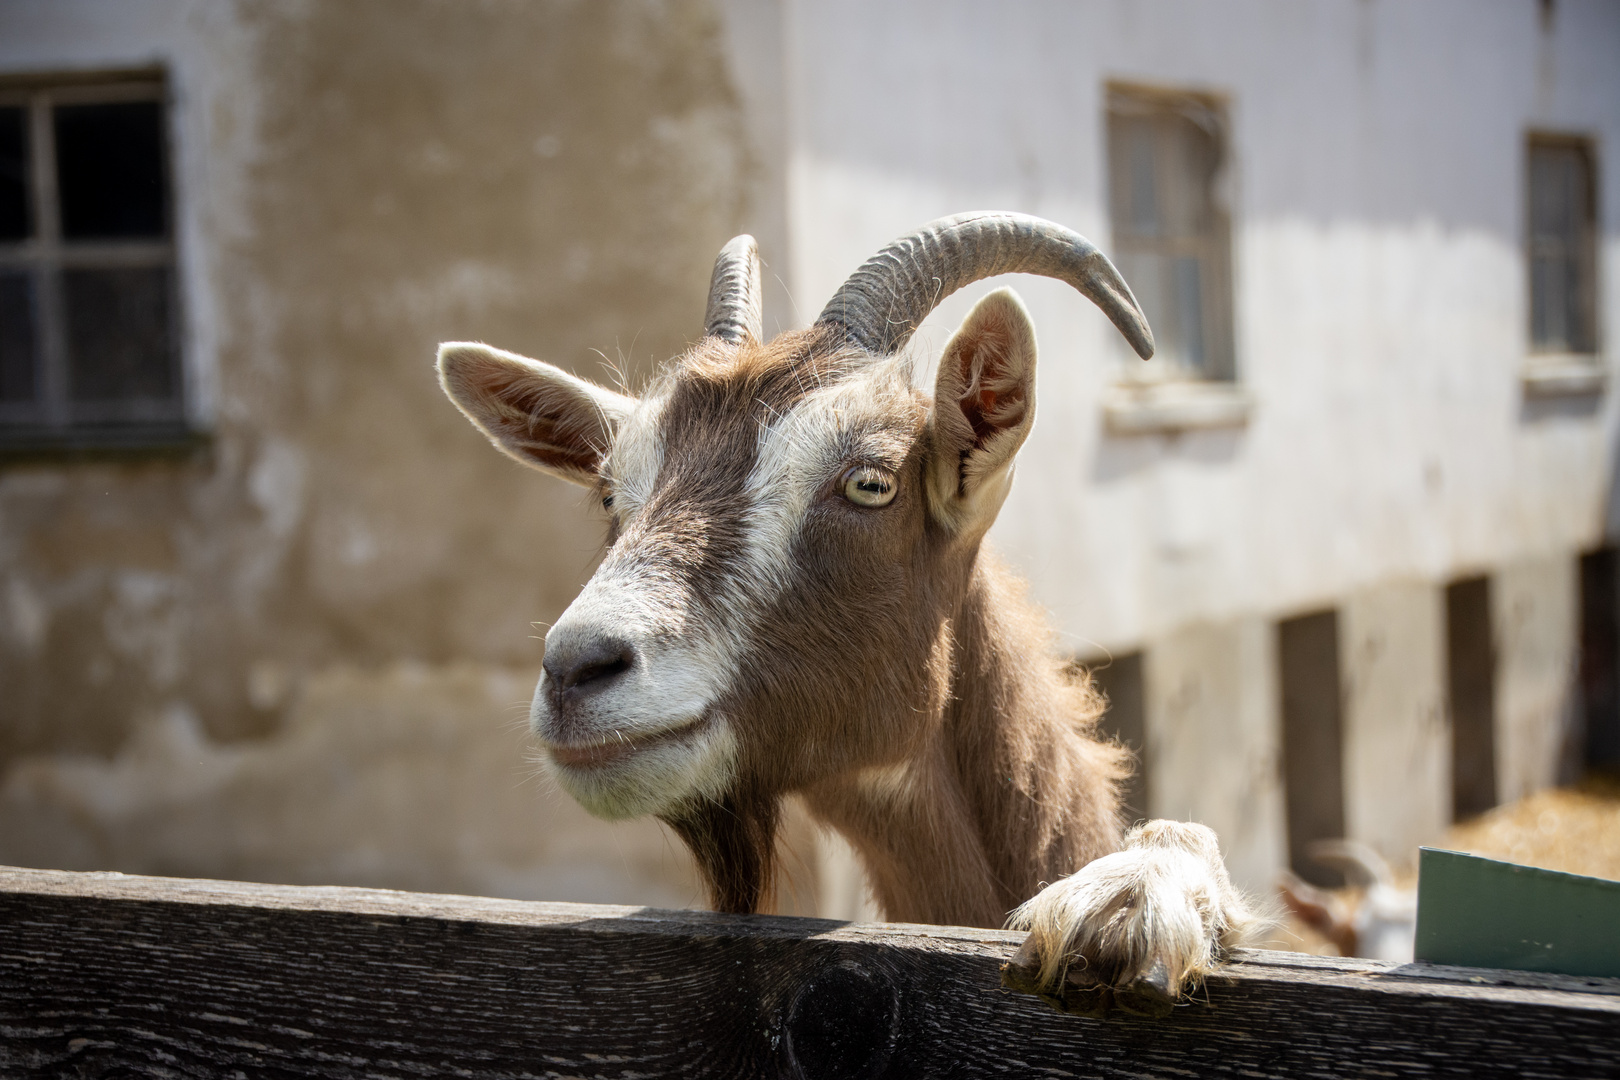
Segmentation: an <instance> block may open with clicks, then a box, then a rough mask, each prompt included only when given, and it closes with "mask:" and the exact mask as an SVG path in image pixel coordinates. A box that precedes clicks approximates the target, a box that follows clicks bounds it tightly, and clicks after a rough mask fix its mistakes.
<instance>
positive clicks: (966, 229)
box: [716, 211, 1153, 360]
mask: <svg viewBox="0 0 1620 1080" xmlns="http://www.w3.org/2000/svg"><path fill="white" fill-rule="evenodd" d="M733 243H735V241H733ZM718 273H719V271H718V270H716V274H717V275H718ZM1015 273H1016V274H1040V275H1042V276H1043V277H1052V278H1057V279H1058V280H1059V281H1066V282H1068V283H1069V284H1070V285H1073V286H1074V287H1075V288H1076V289H1079V290H1080V291H1081V292H1083V293H1085V294H1086V295H1087V296H1089V297H1090V298H1091V300H1092V302H1093V303H1095V304H1096V305H1097V306H1098V307H1100V308H1102V309H1103V313H1104V314H1106V315H1107V316H1108V318H1109V320H1110V321H1112V322H1113V324H1114V325H1115V326H1116V327H1118V328H1119V332H1120V333H1121V334H1124V335H1125V340H1127V341H1129V342H1130V343H1131V347H1132V348H1134V349H1135V350H1136V352H1137V355H1139V356H1140V357H1142V359H1144V360H1146V359H1147V358H1148V357H1150V356H1152V355H1153V331H1152V330H1151V329H1150V328H1149V327H1148V323H1147V317H1146V316H1145V315H1143V314H1142V309H1141V308H1140V307H1139V306H1137V303H1136V297H1134V296H1132V295H1131V290H1130V287H1129V286H1128V285H1126V284H1125V279H1124V278H1122V277H1120V276H1119V271H1118V270H1115V269H1114V264H1113V263H1111V262H1109V261H1108V257H1107V256H1106V255H1104V254H1103V253H1102V252H1100V251H1098V250H1097V248H1096V247H1095V246H1094V245H1092V244H1091V242H1090V241H1088V240H1086V238H1085V237H1083V236H1081V235H1080V234H1079V233H1077V232H1075V231H1073V230H1072V229H1066V228H1064V227H1063V226H1062V225H1058V224H1056V223H1055V222H1051V221H1046V220H1043V219H1042V218H1038V217H1031V216H1030V215H1028V214H1013V213H1003V212H996V211H991V212H979V213H971V214H957V215H955V216H953V217H945V218H940V219H939V220H937V221H931V222H929V223H928V224H927V225H924V226H923V227H922V228H920V229H918V230H917V231H916V232H914V233H912V234H911V235H909V236H902V237H900V238H899V239H898V240H895V241H893V242H892V243H890V244H889V245H888V246H887V247H885V248H884V249H883V250H882V251H879V252H878V253H877V254H876V255H874V256H872V257H871V258H870V259H867V260H866V262H865V263H863V264H862V265H861V268H860V269H859V270H857V271H855V273H854V274H852V275H850V278H849V280H848V281H846V282H844V284H843V287H842V288H840V289H839V290H838V292H837V293H836V294H834V296H833V298H832V300H830V301H829V302H828V303H827V306H826V307H825V308H823V309H822V312H821V315H820V316H819V317H818V318H817V319H816V325H817V326H829V327H837V328H839V329H841V330H842V331H843V332H844V334H845V336H846V337H848V338H849V339H850V340H851V341H853V342H854V343H855V344H857V345H859V346H860V347H861V348H863V349H865V350H866V351H867V352H868V353H871V354H872V355H874V356H887V355H889V354H891V353H894V352H897V351H899V349H900V348H901V346H903V345H905V343H906V342H907V341H908V340H910V338H911V335H912V333H913V332H914V331H915V330H916V329H917V326H918V324H920V323H921V322H922V321H923V319H924V318H926V317H927V315H928V313H929V312H930V311H933V310H934V308H935V307H937V306H938V304H939V302H940V301H941V300H943V299H945V298H946V297H947V296H949V295H950V294H951V293H953V292H955V291H956V290H957V289H960V288H962V287H963V286H965V285H971V284H972V283H973V282H975V281H982V280H983V279H985V278H987V277H994V276H996V275H997V274H1015ZM716 280H719V278H718V277H716Z"/></svg>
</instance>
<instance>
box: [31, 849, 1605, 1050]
mask: <svg viewBox="0 0 1620 1080" xmlns="http://www.w3.org/2000/svg"><path fill="white" fill-rule="evenodd" d="M1021 938H1022V935H1021V934H1014V933H1007V932H1003V931H995V930H971V929H963V928H960V927H937V926H899V925H876V924H875V925H848V924H843V923H836V922H827V921H823V920H814V919H788V918H769V917H742V916H721V915H712V914H706V913H702V912H689V911H654V910H648V909H642V908H626V907H597V906H591V905H582V904H531V903H520V902H517V901H507V900H488V899H476V898H471V897H461V896H434V895H426V894H413V893H397V892H385V891H378V890H371V889H345V888H300V887H292V886H277V885H251V884H242V883H237V882H223V881H192V880H177V879H167V878H147V877H125V876H122V875H117V874H77V873H63V872H57V871H43V870H18V869H0V1076H5V1077H16V1076H52V1077H55V1076H82V1077H100V1076H113V1075H117V1076H163V1077H222V1076H243V1077H292V1076H321V1077H362V1076H363V1077H393V1076H398V1077H406V1076H411V1077H419V1076H466V1077H496V1076H509V1077H539V1076H546V1077H551V1076H558V1077H561V1076H569V1077H576V1076H577V1077H647V1076H703V1077H728V1076H738V1077H743V1076H747V1077H753V1076H767V1077H768V1076H793V1077H797V1076H803V1077H810V1078H820V1077H878V1076H885V1077H887V1076H894V1077H910V1076H916V1077H954V1076H1029V1075H1049V1076H1098V1077H1110V1076H1119V1077H1124V1076H1133V1077H1140V1076H1149V1075H1152V1076H1166V1075H1175V1076H1195V1075H1196V1076H1205V1075H1231V1076H1250V1077H1262V1076H1278V1077H1284V1076H1287V1077H1293V1076H1319V1077H1326V1076H1401V1075H1417V1074H1421V1075H1424V1076H1472V1077H1478V1076H1523V1077H1535V1076H1561V1077H1562V1076H1581V1077H1598V1076H1620V980H1612V979H1611V980H1603V979H1580V978H1569V977H1564V976H1553V975H1520V974H1515V973H1510V972H1499V971H1483V970H1478V969H1468V968H1449V969H1448V968H1439V967H1432V966H1426V965H1405V966H1395V965H1391V964H1380V963H1375V962H1370V961H1349V960H1346V961H1340V960H1334V961H1327V960H1322V959H1319V958H1314V957H1307V956H1301V955H1295V954H1286V953H1269V952H1249V953H1245V954H1243V955H1242V956H1241V957H1240V958H1239V959H1238V960H1237V962H1235V963H1233V964H1231V965H1229V966H1228V967H1227V968H1226V969H1224V970H1223V971H1222V972H1221V973H1220V974H1219V975H1218V976H1216V977H1215V978H1212V979H1211V980H1210V981H1209V983H1208V985H1207V987H1206V989H1205V991H1204V993H1203V994H1202V996H1201V1000H1200V1001H1199V1002H1197V1003H1195V1004H1190V1005H1187V1006H1184V1007H1182V1008H1179V1009H1177V1010H1175V1012H1174V1013H1173V1015H1171V1016H1170V1018H1168V1019H1166V1020H1162V1021H1150V1020H1141V1019H1133V1018H1129V1017H1119V1018H1110V1019H1106V1020H1092V1019H1086V1018H1082V1017H1076V1016H1065V1015H1062V1014H1059V1013H1057V1012H1054V1011H1052V1010H1051V1009H1049V1008H1047V1007H1046V1006H1045V1005H1044V1004H1042V1003H1041V1002H1040V1001H1039V1000H1037V999H1035V998H1032V997H1026V996H1023V995H1019V994H1013V993H1010V992H1007V991H1005V990H1002V989H1001V988H1000V985H999V978H998V967H999V965H1000V964H1001V963H1002V962H1003V961H1005V960H1006V959H1007V958H1009V957H1010V956H1011V955H1012V953H1013V952H1014V950H1015V949H1016V947H1017V945H1018V943H1019V941H1020V940H1021Z"/></svg>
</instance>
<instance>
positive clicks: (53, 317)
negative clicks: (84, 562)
mask: <svg viewBox="0 0 1620 1080" xmlns="http://www.w3.org/2000/svg"><path fill="white" fill-rule="evenodd" d="M140 101H151V102H156V103H157V104H158V105H159V108H160V111H161V117H162V123H161V126H160V138H161V140H162V145H161V152H162V160H163V168H164V174H163V184H164V193H163V194H164V200H165V210H166V214H167V220H166V222H165V235H164V236H162V237H161V238H150V239H147V238H141V239H105V240H66V239H64V237H63V236H62V220H61V211H60V207H59V205H58V185H57V173H56V170H57V153H56V145H55V142H56V126H55V123H54V117H53V112H52V110H53V109H54V108H56V107H57V106H61V105H92V104H94V105H104V104H119V103H123V102H140ZM0 106H4V107H17V106H21V107H23V108H24V109H26V111H27V112H26V114H27V123H26V128H27V133H26V138H27V147H28V150H27V152H28V170H29V176H28V190H27V194H28V209H29V214H30V216H31V221H32V228H33V231H32V234H31V235H30V236H29V237H27V238H26V239H24V240H23V241H21V242H19V243H13V242H0V270H6V271H16V270H22V271H23V272H25V273H27V274H28V275H29V276H30V278H31V280H32V283H33V288H32V301H33V313H34V333H35V342H34V348H35V364H36V367H35V377H36V379H37V391H36V397H35V399H34V400H33V401H29V402H0V457H4V458H11V457H17V456H33V455H37V454H42V453H43V454H52V453H57V452H63V451H66V452H73V453H77V452H83V451H129V450H159V451H171V450H176V449H185V448H188V447H190V446H193V445H195V444H196V442H197V441H198V437H199V436H198V433H197V432H196V431H195V429H194V427H193V425H192V423H191V417H190V409H189V404H190V397H191V394H190V392H189V391H190V387H189V385H188V383H189V379H188V371H187V363H186V335H185V321H184V309H183V306H182V304H183V298H182V296H181V291H182V290H181V287H180V282H181V279H182V278H181V267H180V244H179V240H178V237H177V232H178V226H179V219H180V213H179V206H178V200H177V197H176V196H177V190H176V189H177V185H176V183H175V173H176V169H175V145H174V142H175V140H174V133H173V123H172V117H173V99H172V96H171V93H170V89H169V82H168V79H167V78H166V77H165V74H164V73H163V72H162V71H161V70H151V69H144V70H136V71H113V72H96V73H86V74H79V75H65V76H59V77H51V76H21V77H17V76H8V77H3V78H0ZM75 269H95V270H116V269H162V270H166V271H167V274H166V275H165V279H166V284H165V289H166V291H167V312H166V316H167V320H166V321H167V338H168V345H169V364H170V370H169V377H170V379H171V386H172V387H173V390H172V392H171V394H170V395H169V396H168V397H166V398H161V399H159V398H132V399H126V400H114V401H73V400H72V399H71V397H70V395H69V390H68V362H69V359H68V337H69V327H68V314H67V309H66V301H65V293H66V287H65V277H66V273H67V272H68V271H72V270H75Z"/></svg>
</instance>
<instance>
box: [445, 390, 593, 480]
mask: <svg viewBox="0 0 1620 1080" xmlns="http://www.w3.org/2000/svg"><path fill="white" fill-rule="evenodd" d="M471 376H472V377H471V379H470V380H469V381H471V382H472V383H473V384H474V386H475V387H476V390H477V393H478V395H479V396H480V397H482V398H483V399H484V400H485V401H486V402H488V403H489V405H488V408H487V410H486V423H488V424H489V427H490V429H491V433H492V434H494V435H495V436H496V437H497V438H498V439H499V440H500V442H501V443H502V444H503V445H504V446H505V447H506V448H507V449H508V450H509V451H511V452H513V453H517V454H520V455H522V456H524V457H527V458H529V459H531V460H532V461H534V462H535V463H536V464H538V465H541V466H543V467H545V468H548V469H554V470H558V471H562V472H571V473H576V474H585V475H590V474H594V473H595V472H596V469H597V465H598V463H599V462H600V460H601V456H602V453H603V452H604V450H605V449H606V442H607V439H606V432H604V431H603V429H602V424H601V418H600V414H599V412H598V411H597V409H596V406H595V405H594V403H592V402H591V401H589V400H588V399H586V398H585V397H584V396H582V395H580V394H579V393H577V392H575V391H574V390H573V389H572V388H570V387H567V386H562V385H557V384H553V383H551V382H548V381H544V380H541V379H537V378H535V377H534V376H531V375H529V374H528V373H527V372H515V371H513V370H512V369H510V368H508V367H505V366H504V365H503V366H491V367H488V368H481V369H478V370H477V371H475V372H474V373H471Z"/></svg>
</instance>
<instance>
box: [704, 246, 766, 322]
mask: <svg viewBox="0 0 1620 1080" xmlns="http://www.w3.org/2000/svg"><path fill="white" fill-rule="evenodd" d="M761 307H762V296H761V288H760V277H759V245H758V244H756V243H755V242H754V238H753V237H752V236H749V235H748V234H747V233H743V235H741V236H734V237H732V238H731V241H730V242H729V243H728V244H726V246H725V247H723V248H721V249H720V257H719V258H717V259H715V260H714V274H713V276H712V277H710V278H709V309H708V311H707V312H705V314H704V316H703V329H704V332H705V333H707V334H709V335H710V336H711V337H717V338H719V339H721V340H722V341H729V342H731V343H732V344H736V343H738V342H740V341H742V339H743V338H744V337H752V338H753V339H754V340H755V341H759V340H761V339H762V338H763V337H764V326H765V318H764V314H763V311H762V310H761Z"/></svg>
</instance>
